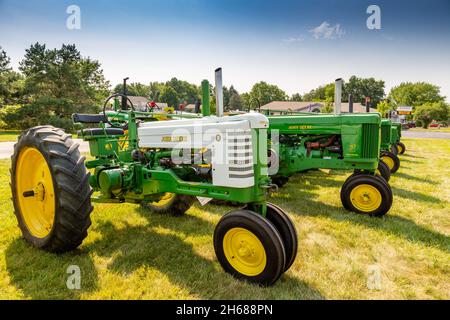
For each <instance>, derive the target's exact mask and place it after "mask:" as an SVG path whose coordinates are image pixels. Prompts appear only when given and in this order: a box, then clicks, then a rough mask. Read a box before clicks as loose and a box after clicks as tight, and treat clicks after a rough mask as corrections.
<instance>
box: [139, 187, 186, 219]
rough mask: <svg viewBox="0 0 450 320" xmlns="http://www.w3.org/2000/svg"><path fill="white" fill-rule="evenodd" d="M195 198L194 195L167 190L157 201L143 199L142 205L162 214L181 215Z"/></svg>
mask: <svg viewBox="0 0 450 320" xmlns="http://www.w3.org/2000/svg"><path fill="white" fill-rule="evenodd" d="M194 200H195V198H194V197H192V196H187V195H183V194H176V193H171V192H166V193H164V194H163V195H162V196H161V198H160V199H159V200H157V201H152V202H150V201H142V202H141V207H142V208H144V209H146V210H149V211H152V212H156V213H160V214H170V215H173V216H181V215H183V214H184V213H185V212H186V211H188V210H189V208H190V207H191V206H192V204H193V203H194Z"/></svg>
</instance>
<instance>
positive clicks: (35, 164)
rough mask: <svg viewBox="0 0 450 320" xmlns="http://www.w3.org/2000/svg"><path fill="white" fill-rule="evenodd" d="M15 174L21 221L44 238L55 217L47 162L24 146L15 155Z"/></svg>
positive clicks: (40, 154) (52, 190) (53, 196)
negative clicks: (16, 156) (17, 156)
mask: <svg viewBox="0 0 450 320" xmlns="http://www.w3.org/2000/svg"><path fill="white" fill-rule="evenodd" d="M15 174H16V192H17V198H18V200H19V201H18V202H19V207H20V214H21V216H22V218H23V221H24V223H25V225H26V227H27V229H28V231H29V232H30V233H31V235H32V236H34V237H36V238H44V237H46V236H47V235H48V234H49V233H50V231H51V230H52V227H53V222H54V220H55V191H54V187H53V180H52V175H51V173H50V168H49V167H48V164H47V161H46V160H45V158H44V156H43V155H42V153H41V152H40V151H39V150H38V149H36V148H31V147H25V148H24V149H23V150H22V151H21V152H20V154H19V158H18V161H17V165H16V172H15Z"/></svg>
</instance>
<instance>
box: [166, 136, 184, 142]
mask: <svg viewBox="0 0 450 320" xmlns="http://www.w3.org/2000/svg"><path fill="white" fill-rule="evenodd" d="M183 141H187V137H186V136H173V137H172V136H165V137H162V138H161V142H183Z"/></svg>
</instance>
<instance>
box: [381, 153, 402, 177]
mask: <svg viewBox="0 0 450 320" xmlns="http://www.w3.org/2000/svg"><path fill="white" fill-rule="evenodd" d="M380 160H381V161H383V162H384V163H385V164H386V165H387V166H388V167H389V170H391V173H396V172H397V171H398V169H399V168H400V159H399V158H398V157H397V156H396V155H395V154H393V153H392V152H389V151H382V152H381V155H380Z"/></svg>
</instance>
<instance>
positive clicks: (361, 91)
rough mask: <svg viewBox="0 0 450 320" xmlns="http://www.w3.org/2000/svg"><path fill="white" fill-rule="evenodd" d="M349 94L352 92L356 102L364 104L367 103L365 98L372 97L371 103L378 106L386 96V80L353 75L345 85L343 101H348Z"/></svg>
mask: <svg viewBox="0 0 450 320" xmlns="http://www.w3.org/2000/svg"><path fill="white" fill-rule="evenodd" d="M349 94H352V96H353V101H354V102H359V103H361V104H363V105H365V104H366V99H365V98H366V97H370V105H371V106H376V105H378V103H379V102H380V101H381V100H383V98H384V96H385V93H384V81H382V80H375V79H374V78H358V77H356V76H351V77H350V79H349V80H348V82H346V83H345V85H344V88H343V97H342V101H348V95H349Z"/></svg>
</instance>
